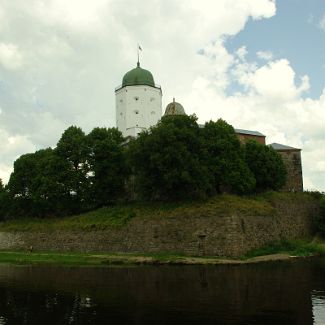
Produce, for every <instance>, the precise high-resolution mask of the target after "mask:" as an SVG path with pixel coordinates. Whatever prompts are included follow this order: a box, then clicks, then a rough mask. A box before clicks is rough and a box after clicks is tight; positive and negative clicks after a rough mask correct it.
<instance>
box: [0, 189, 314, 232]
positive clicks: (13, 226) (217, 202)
mask: <svg viewBox="0 0 325 325" xmlns="http://www.w3.org/2000/svg"><path fill="white" fill-rule="evenodd" d="M311 199H312V198H311V196H310V195H307V194H303V193H275V192H269V193H265V194H262V195H256V196H248V197H240V196H235V195H218V196H215V197H213V198H210V199H208V200H205V201H196V202H173V203H152V202H149V203H144V202H138V203H128V204H124V205H122V204H120V205H117V206H114V207H106V208H101V209H98V210H95V211H91V212H88V213H84V214H81V215H76V216H70V217H62V218H47V219H37V218H21V219H17V220H9V221H6V222H0V231H36V232H37V231H42V232H46V231H56V230H58V231H61V230H67V231H74V230H77V231H78V230H82V231H96V230H105V229H108V228H110V227H123V226H124V225H126V224H127V223H128V222H130V221H131V220H132V219H133V218H186V217H188V216H192V215H196V216H199V217H205V216H218V217H223V216H229V215H233V214H241V215H252V216H268V215H272V214H274V213H275V208H274V203H275V202H282V201H283V202H291V201H292V202H303V201H304V200H311Z"/></svg>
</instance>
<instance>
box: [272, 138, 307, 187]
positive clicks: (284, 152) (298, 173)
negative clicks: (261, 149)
mask: <svg viewBox="0 0 325 325" xmlns="http://www.w3.org/2000/svg"><path fill="white" fill-rule="evenodd" d="M270 146H271V147H272V148H273V149H274V150H276V151H277V152H278V153H279V154H280V155H281V157H282V160H283V162H284V163H285V165H286V167H287V173H288V174H287V183H286V184H285V186H284V187H283V189H282V190H283V191H294V192H300V191H303V181H302V164H301V149H297V148H293V147H289V146H285V145H283V144H279V143H271V144H270Z"/></svg>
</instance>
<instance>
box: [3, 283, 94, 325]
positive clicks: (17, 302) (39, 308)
mask: <svg viewBox="0 0 325 325" xmlns="http://www.w3.org/2000/svg"><path fill="white" fill-rule="evenodd" d="M0 309H1V310H0V314H1V318H2V320H1V322H0V324H1V325H4V324H6V325H7V324H8V325H15V324H17V325H18V324H33V325H38V324H42V325H51V324H96V321H97V320H96V317H97V312H96V307H95V305H93V304H92V301H91V298H89V297H83V296H80V295H79V294H76V295H75V296H65V295H59V294H57V293H54V294H51V293H44V292H40V293H36V292H27V291H17V290H10V289H6V288H0Z"/></svg>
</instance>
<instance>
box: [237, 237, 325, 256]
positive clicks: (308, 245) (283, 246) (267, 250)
mask: <svg viewBox="0 0 325 325" xmlns="http://www.w3.org/2000/svg"><path fill="white" fill-rule="evenodd" d="M281 253H287V254H289V255H292V256H313V255H322V256H325V244H324V243H322V242H306V241H300V240H283V241H279V242H274V243H270V244H269V245H267V246H265V247H261V248H258V249H254V250H251V251H250V252H248V253H247V254H246V255H245V256H243V259H248V258H252V257H257V256H266V255H272V254H281Z"/></svg>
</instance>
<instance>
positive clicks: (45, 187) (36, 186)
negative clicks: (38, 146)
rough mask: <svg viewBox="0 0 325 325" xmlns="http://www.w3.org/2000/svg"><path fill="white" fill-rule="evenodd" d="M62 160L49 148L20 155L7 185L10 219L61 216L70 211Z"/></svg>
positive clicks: (64, 165)
mask: <svg viewBox="0 0 325 325" xmlns="http://www.w3.org/2000/svg"><path fill="white" fill-rule="evenodd" d="M67 170H68V167H67V163H66V162H65V160H64V159H62V158H60V157H58V156H56V155H55V153H54V151H53V150H52V149H51V148H48V149H44V150H39V151H36V152H35V153H30V154H26V155H22V156H21V157H19V158H18V159H17V160H16V161H15V163H14V171H13V173H12V174H11V176H10V179H9V182H8V186H7V189H8V193H9V196H10V198H11V200H10V207H9V211H10V215H13V216H34V217H37V216H41V217H45V216H48V215H60V214H65V213H67V211H69V204H68V202H69V199H70V190H69V187H67V186H66V185H65V182H66V179H67V174H66V171H67Z"/></svg>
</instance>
